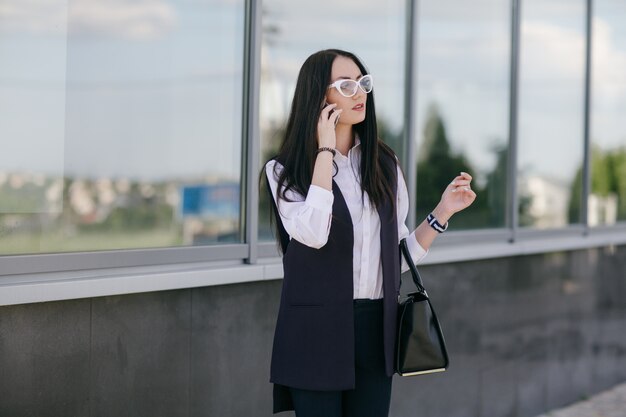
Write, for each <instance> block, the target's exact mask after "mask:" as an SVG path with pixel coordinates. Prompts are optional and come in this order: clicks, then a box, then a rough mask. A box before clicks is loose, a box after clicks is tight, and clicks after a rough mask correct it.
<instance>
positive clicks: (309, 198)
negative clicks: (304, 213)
mask: <svg viewBox="0 0 626 417" xmlns="http://www.w3.org/2000/svg"><path fill="white" fill-rule="evenodd" d="M334 200H335V196H334V195H333V192H332V191H328V190H327V189H326V188H323V187H320V186H318V185H313V184H311V186H310V187H309V192H308V194H307V195H306V205H307V206H309V207H313V208H314V209H317V210H320V211H322V212H324V213H327V214H330V213H332V212H333V201H334Z"/></svg>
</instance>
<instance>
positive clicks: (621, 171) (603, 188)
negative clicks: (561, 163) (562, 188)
mask: <svg viewBox="0 0 626 417" xmlns="http://www.w3.org/2000/svg"><path fill="white" fill-rule="evenodd" d="M590 167H591V190H590V193H591V194H594V195H596V196H598V197H608V196H609V195H611V194H613V195H616V196H618V199H617V219H618V220H624V219H626V147H621V148H617V149H613V150H609V151H603V150H602V149H601V148H600V147H598V146H597V145H592V147H591V155H590ZM582 179H583V168H582V166H580V167H579V168H578V169H577V170H576V175H575V177H574V180H573V182H572V184H571V186H570V189H571V198H570V201H569V204H568V217H569V221H570V222H574V223H575V222H580V221H582V220H583V219H581V207H582V202H583V196H582Z"/></svg>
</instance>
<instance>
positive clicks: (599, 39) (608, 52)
mask: <svg viewBox="0 0 626 417" xmlns="http://www.w3.org/2000/svg"><path fill="white" fill-rule="evenodd" d="M594 12H595V13H594V20H593V35H592V39H593V43H592V49H591V51H592V61H591V62H592V70H591V75H592V84H591V85H592V97H591V135H590V139H591V155H590V156H591V190H590V194H589V197H588V207H589V209H588V219H587V221H588V222H589V225H590V226H597V225H611V224H614V223H616V222H618V221H624V220H626V131H625V130H624V122H623V120H624V119H623V117H624V115H625V114H626V27H625V26H624V22H625V19H626V3H624V2H623V1H620V0H597V1H595V2H594Z"/></svg>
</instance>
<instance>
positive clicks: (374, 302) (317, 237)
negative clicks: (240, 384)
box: [265, 49, 476, 417]
mask: <svg viewBox="0 0 626 417" xmlns="http://www.w3.org/2000/svg"><path fill="white" fill-rule="evenodd" d="M397 162H398V160H397V158H396V156H395V155H394V153H393V151H392V150H391V149H390V148H389V147H388V146H387V145H385V144H384V143H383V142H382V141H381V140H380V139H379V138H378V136H377V127H376V113H375V109H374V91H373V82H372V76H371V75H369V74H368V72H367V70H366V68H365V66H364V65H363V64H362V63H361V61H360V60H359V59H358V58H357V57H356V56H355V55H353V54H351V53H349V52H346V51H342V50H337V49H329V50H323V51H320V52H317V53H315V54H313V55H311V56H310V57H309V58H308V59H307V60H306V61H305V62H304V64H303V65H302V68H301V69H300V73H299V75H298V81H297V84H296V90H295V94H294V98H293V103H292V107H291V113H290V115H289V120H288V123H287V129H286V133H285V137H284V141H283V143H282V146H281V148H280V150H279V152H278V155H277V156H276V157H274V158H272V159H271V160H270V161H269V162H268V163H267V164H266V165H265V173H266V176H267V184H268V185H269V189H270V190H271V194H272V197H273V198H272V199H270V200H271V201H272V208H273V213H274V216H275V218H276V226H277V231H278V236H279V238H280V239H279V244H280V246H281V248H282V250H283V267H284V280H283V286H282V293H281V302H280V307H279V313H278V319H277V322H276V330H275V333H274V345H273V351H272V363H271V372H270V373H271V375H270V382H272V383H273V384H274V386H273V387H274V398H273V399H274V406H273V409H274V413H277V412H280V411H285V410H292V409H293V410H295V412H296V416H297V417H368V416H371V417H385V416H387V415H388V412H389V403H390V397H391V380H392V376H393V373H394V368H393V355H394V342H395V332H396V328H395V327H396V317H397V302H398V294H399V282H400V273H401V272H404V271H405V270H408V266H407V265H405V264H404V261H402V262H403V263H402V265H401V262H400V254H399V241H400V239H402V238H406V239H407V244H408V247H409V249H410V252H411V254H412V257H413V259H414V261H415V262H418V261H419V260H420V259H422V258H423V257H424V256H425V255H426V253H427V252H428V249H429V247H430V245H431V243H432V242H433V240H434V239H435V237H436V236H437V235H438V234H439V233H441V232H443V231H444V230H445V229H446V228H447V221H448V219H449V218H450V217H451V216H452V215H453V214H454V213H456V212H458V211H460V210H463V209H464V208H466V207H468V206H469V205H470V204H471V203H472V202H473V201H474V199H475V198H476V194H475V193H474V192H473V191H472V190H471V188H470V182H471V180H472V177H471V176H470V175H469V174H467V173H464V172H462V173H460V174H459V175H458V176H456V177H455V178H454V179H453V181H452V182H451V183H450V184H449V185H448V187H447V188H446V189H445V190H444V191H443V195H442V197H441V201H440V202H439V204H438V205H437V207H435V208H434V210H433V211H432V213H431V215H430V216H429V220H424V221H423V222H422V223H421V224H420V225H419V227H418V228H417V229H415V230H414V231H413V232H412V233H409V230H408V228H407V227H406V225H405V221H406V217H407V214H408V204H409V202H408V192H407V187H406V183H405V181H404V178H403V174H402V171H401V169H400V167H399V165H398V163H397Z"/></svg>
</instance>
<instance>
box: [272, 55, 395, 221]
mask: <svg viewBox="0 0 626 417" xmlns="http://www.w3.org/2000/svg"><path fill="white" fill-rule="evenodd" d="M338 56H343V57H346V58H350V59H352V60H353V61H354V63H355V64H356V65H357V66H358V67H359V69H360V70H361V74H362V75H366V74H368V73H369V72H368V71H367V69H366V68H365V66H364V65H363V63H362V62H361V61H360V60H359V58H357V57H356V56H355V55H354V54H352V53H350V52H346V51H342V50H340V49H326V50H323V51H319V52H316V53H314V54H313V55H311V56H309V57H308V58H307V59H306V61H304V64H302V68H300V73H299V74H298V80H297V82H296V90H295V93H294V97H293V101H292V103H291V111H290V114H289V119H288V121H287V128H286V131H285V136H284V140H283V142H282V145H281V147H280V150H279V151H278V154H277V155H276V156H274V157H273V158H270V159H276V160H277V161H278V162H280V164H281V165H282V166H283V167H284V169H283V170H282V172H281V173H280V174H279V175H278V194H277V197H278V198H277V200H280V199H284V200H286V201H291V200H289V199H288V197H286V195H285V193H286V192H287V191H288V190H293V191H295V192H297V193H298V194H300V195H302V196H306V195H307V193H308V191H309V187H310V185H311V180H312V178H313V167H314V165H315V156H316V154H315V151H316V150H317V147H318V145H317V122H318V120H319V117H320V115H321V112H322V107H321V104H322V102H323V101H324V97H325V95H326V89H327V86H328V85H329V84H330V81H331V70H332V65H333V62H334V60H335V58H337V57H338ZM353 129H354V131H355V133H356V134H358V135H359V139H360V141H361V145H360V147H361V163H360V180H361V194H362V196H363V195H364V192H367V195H368V197H369V199H370V201H371V203H372V204H373V205H374V206H375V207H378V206H379V205H380V204H382V202H383V201H384V200H385V199H389V201H391V203H392V205H393V207H394V209H395V190H393V189H392V178H394V177H395V172H387V171H389V170H390V168H389V166H390V165H389V164H385V163H383V162H382V161H381V158H384V157H390V158H394V160H395V154H394V153H393V151H392V150H391V148H389V146H387V145H386V144H385V143H384V142H382V141H381V140H380V139H379V138H378V127H377V124H376V109H375V108H374V90H372V91H371V92H370V93H369V94H367V102H366V106H365V120H363V121H362V122H361V123H358V124H356V125H354V126H353ZM392 165H393V164H392ZM274 174H276V172H274ZM283 186H285V188H284V189H283ZM270 204H272V202H271V201H270ZM273 212H274V211H273V210H270V213H272V214H273Z"/></svg>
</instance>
